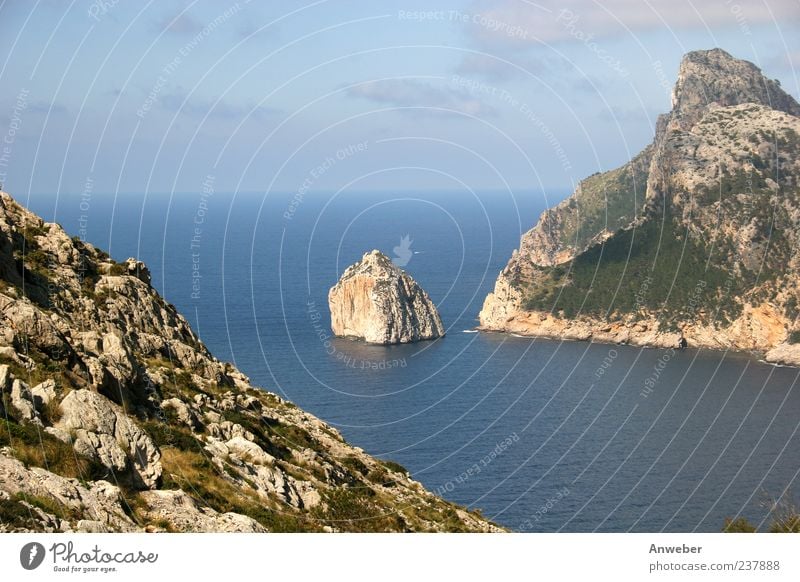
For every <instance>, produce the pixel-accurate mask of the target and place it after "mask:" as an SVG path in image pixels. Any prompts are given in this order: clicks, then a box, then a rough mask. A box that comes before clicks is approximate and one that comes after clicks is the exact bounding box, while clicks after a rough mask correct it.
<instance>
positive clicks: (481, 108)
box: [347, 79, 497, 117]
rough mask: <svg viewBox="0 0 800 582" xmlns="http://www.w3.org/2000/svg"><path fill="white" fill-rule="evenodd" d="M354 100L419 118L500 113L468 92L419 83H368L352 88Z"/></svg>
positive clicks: (380, 81) (391, 80)
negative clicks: (390, 107) (441, 115)
mask: <svg viewBox="0 0 800 582" xmlns="http://www.w3.org/2000/svg"><path fill="white" fill-rule="evenodd" d="M347 94H348V95H349V96H350V97H357V98H362V99H367V100H369V101H372V102H374V103H379V104H383V105H390V106H395V107H398V108H405V107H408V108H413V109H411V110H410V111H412V112H415V113H417V114H446V113H449V112H453V113H463V114H465V115H475V116H484V117H486V116H494V115H496V113H497V112H496V110H495V109H494V108H493V107H491V106H490V105H487V104H486V103H484V102H483V101H481V100H480V99H476V98H475V97H474V96H472V95H470V94H469V93H467V92H466V91H463V90H460V89H455V88H452V87H447V86H440V87H437V86H435V85H433V84H431V83H429V82H426V81H420V80H418V79H381V80H377V81H366V82H364V83H361V84H358V85H355V86H353V87H350V88H348V90H347Z"/></svg>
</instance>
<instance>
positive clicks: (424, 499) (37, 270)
mask: <svg viewBox="0 0 800 582" xmlns="http://www.w3.org/2000/svg"><path fill="white" fill-rule="evenodd" d="M0 396H2V398H1V399H0V531H28V530H33V531H142V530H147V531H163V530H165V531H249V532H263V531H494V530H497V529H498V528H496V526H494V525H493V524H491V523H489V522H487V521H486V520H484V519H482V518H481V517H480V516H479V515H477V514H474V513H470V512H467V511H465V510H463V509H461V508H459V507H457V506H455V505H452V504H450V503H447V502H445V501H443V500H441V499H439V498H438V497H436V496H434V495H433V494H432V493H429V492H428V491H426V490H425V489H424V488H423V487H422V486H421V485H420V484H419V483H417V482H416V481H414V480H413V479H411V478H410V476H409V475H408V474H407V473H406V472H405V471H404V470H403V468H402V467H400V466H399V465H397V464H396V463H391V462H384V461H381V460H379V459H376V458H373V457H371V456H369V455H367V454H366V453H365V452H364V451H362V450H361V449H358V448H356V447H353V446H351V445H349V444H348V443H346V442H345V441H344V439H343V438H342V437H341V435H340V434H339V433H338V432H337V431H336V429H334V428H332V427H330V426H328V425H327V424H325V423H324V422H322V421H320V420H319V419H317V418H315V417H313V416H312V415H310V414H308V413H306V412H304V411H302V410H300V409H298V408H297V407H296V406H294V405H293V404H291V403H289V402H287V401H285V400H284V399H282V398H280V397H279V396H277V395H276V394H272V393H270V392H267V391H264V390H261V389H258V388H256V387H254V386H252V385H251V384H250V381H249V380H248V378H247V377H246V376H244V375H243V374H242V373H241V372H239V371H238V370H236V368H234V367H233V366H232V365H230V364H227V363H223V362H220V361H218V360H217V359H215V358H214V357H213V356H212V355H211V354H210V353H209V352H208V350H207V349H206V348H205V346H203V344H202V343H201V342H200V340H199V339H198V338H197V336H196V335H195V334H194V333H193V332H192V330H191V328H190V327H189V325H188V324H187V322H186V320H185V319H184V318H183V317H182V316H181V315H180V314H179V313H177V311H176V310H175V308H174V307H173V306H172V305H170V304H168V303H167V302H165V301H164V300H163V299H162V298H161V297H160V296H159V294H158V293H157V292H156V291H155V290H154V289H153V288H152V287H151V286H150V274H149V272H148V271H147V268H146V267H145V265H144V264H142V263H141V262H139V261H135V260H132V259H131V260H129V261H127V262H125V263H117V262H115V261H113V260H111V259H110V258H109V257H108V255H106V254H104V253H103V252H101V251H99V250H97V249H95V248H94V247H93V246H91V245H89V244H88V243H85V242H81V241H80V240H77V239H71V238H70V237H69V236H67V234H66V233H65V232H64V230H63V229H62V228H61V227H60V226H58V225H56V224H49V223H45V222H43V221H42V220H41V219H40V218H38V217H37V216H35V215H34V214H32V213H30V212H29V211H27V210H26V209H24V208H22V207H21V206H20V205H18V204H17V203H16V202H15V201H14V200H13V199H12V198H11V197H10V196H9V195H8V194H6V193H0Z"/></svg>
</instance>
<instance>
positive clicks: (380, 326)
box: [328, 250, 445, 344]
mask: <svg viewBox="0 0 800 582" xmlns="http://www.w3.org/2000/svg"><path fill="white" fill-rule="evenodd" d="M328 305H329V307H330V311H331V328H332V330H333V333H334V334H335V335H337V336H342V337H355V338H359V339H363V340H365V341H367V342H369V343H376V344H399V343H409V342H415V341H420V340H428V339H435V338H438V337H441V336H443V335H444V334H445V329H444V325H443V324H442V320H441V318H440V317H439V312H438V311H437V310H436V306H435V305H434V304H433V301H431V298H430V297H429V296H428V294H427V293H426V292H425V290H424V289H422V287H420V286H419V284H418V283H417V282H416V281H414V279H412V278H411V276H410V275H408V274H407V273H406V272H405V271H403V270H402V269H400V268H399V267H398V266H396V265H395V264H394V263H392V261H391V259H389V257H387V256H386V255H384V254H383V253H382V252H380V251H378V250H373V251H371V252H368V253H365V254H364V256H363V257H361V260H360V261H358V262H357V263H354V264H353V265H351V266H349V267H348V268H347V269H346V270H345V272H344V274H343V275H342V277H341V279H339V281H338V282H337V283H336V285H334V286H333V287H332V288H331V290H330V292H329V293H328Z"/></svg>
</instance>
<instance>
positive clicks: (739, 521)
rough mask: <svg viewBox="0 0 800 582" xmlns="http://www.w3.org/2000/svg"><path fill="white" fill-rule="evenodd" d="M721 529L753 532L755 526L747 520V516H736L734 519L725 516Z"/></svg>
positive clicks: (735, 531)
mask: <svg viewBox="0 0 800 582" xmlns="http://www.w3.org/2000/svg"><path fill="white" fill-rule="evenodd" d="M722 531H723V532H725V533H754V532H755V531H756V527H755V526H754V525H753V524H751V523H750V522H749V521H747V518H744V517H737V518H736V519H732V518H730V517H726V518H725V527H723V528H722Z"/></svg>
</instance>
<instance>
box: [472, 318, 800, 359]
mask: <svg viewBox="0 0 800 582" xmlns="http://www.w3.org/2000/svg"><path fill="white" fill-rule="evenodd" d="M660 327H661V324H660V322H659V321H658V320H656V319H637V320H635V321H634V320H632V321H628V322H622V321H617V322H613V323H610V322H604V321H599V320H597V319H593V318H588V317H583V318H579V319H563V318H559V317H557V316H553V315H552V314H549V313H543V312H531V311H522V312H519V313H517V314H514V315H512V316H511V317H509V318H508V319H507V320H506V321H505V322H502V323H501V324H499V325H498V324H492V325H479V326H478V327H477V328H476V330H477V331H481V332H493V333H510V334H514V335H517V336H524V337H535V338H544V339H551V340H568V341H586V342H592V343H600V344H609V345H630V346H635V347H647V348H661V349H670V348H678V347H679V345H680V344H679V342H680V340H681V337H683V338H685V339H686V343H687V347H691V348H702V349H707V350H714V351H733V352H740V353H746V354H749V355H751V356H754V357H757V358H759V359H760V360H763V361H764V362H765V363H768V364H774V365H780V366H792V367H800V344H790V343H787V342H781V343H778V344H777V345H775V346H772V347H768V348H764V347H759V346H754V345H751V344H750V343H747V342H744V343H743V342H741V341H737V340H736V339H734V338H731V337H730V336H726V334H724V333H721V332H720V330H718V329H715V328H713V327H710V326H702V325H691V324H690V325H685V326H684V327H683V328H682V332H683V333H679V332H675V331H669V332H665V331H660V329H659V328H660Z"/></svg>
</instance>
